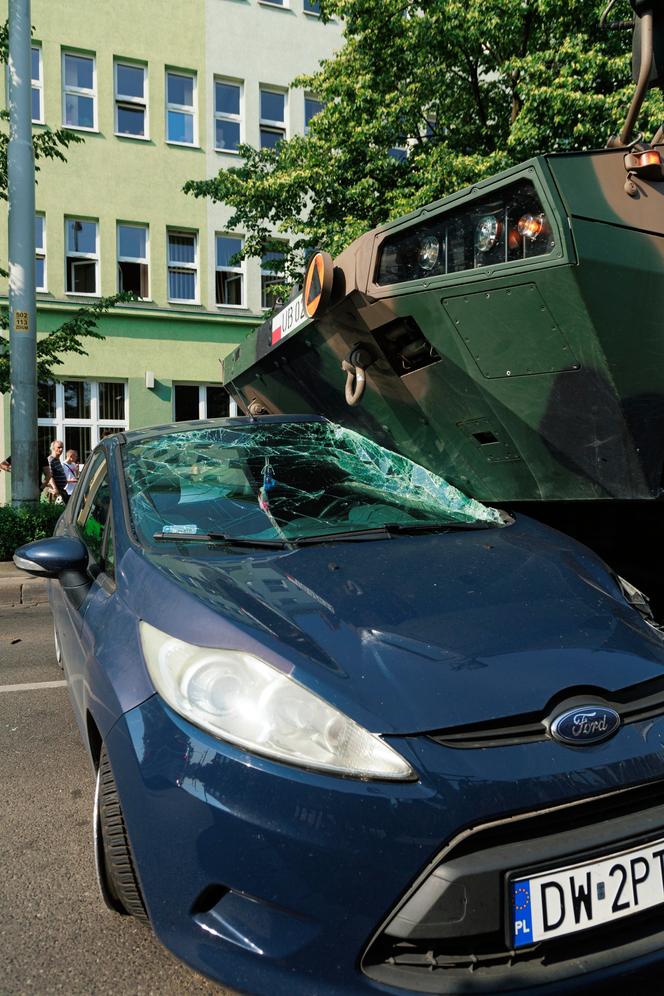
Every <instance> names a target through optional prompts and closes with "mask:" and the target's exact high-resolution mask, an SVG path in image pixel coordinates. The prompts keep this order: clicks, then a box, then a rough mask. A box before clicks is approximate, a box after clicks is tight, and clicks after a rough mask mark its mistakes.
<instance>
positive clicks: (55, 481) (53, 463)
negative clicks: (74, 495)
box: [48, 439, 69, 505]
mask: <svg viewBox="0 0 664 996" xmlns="http://www.w3.org/2000/svg"><path fill="white" fill-rule="evenodd" d="M64 448H65V446H64V443H63V442H62V440H60V439H54V440H53V442H52V443H51V455H50V456H49V458H48V469H49V472H50V475H51V480H50V481H49V490H50V492H51V494H53V495H54V496H55V500H56V501H57V499H58V498H62V501H63V503H64V504H65V505H66V504H67V502H68V501H69V495H68V494H67V475H66V474H65V469H64V467H63V466H62V463H61V461H60V457H61V456H62V451H63V450H64Z"/></svg>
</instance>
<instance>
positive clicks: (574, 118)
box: [184, 0, 664, 281]
mask: <svg viewBox="0 0 664 996" xmlns="http://www.w3.org/2000/svg"><path fill="white" fill-rule="evenodd" d="M604 5H605V4H604V0H602V2H601V3H598V2H597V0H381V2H380V3H376V0H321V11H322V16H323V18H329V17H331V16H336V17H340V18H342V19H343V22H344V26H345V32H344V33H345V39H346V43H345V46H344V48H343V49H341V51H340V52H339V53H338V54H337V55H336V56H335V57H333V58H332V59H330V60H327V61H325V62H323V63H322V64H321V67H320V69H319V71H318V72H316V73H314V74H312V75H310V76H306V77H301V78H299V79H297V80H295V81H294V83H293V85H294V86H299V87H303V88H305V89H306V90H307V91H308V92H311V93H315V94H316V96H317V97H318V98H319V99H320V100H321V101H322V102H323V103H324V109H323V110H322V112H321V113H320V114H318V115H317V116H316V117H315V118H314V119H313V120H312V122H311V125H310V134H309V135H308V136H306V137H305V136H299V135H298V136H295V137H293V138H291V139H290V140H288V141H284V142H282V143H280V145H279V146H278V147H277V149H276V150H272V149H260V150H257V149H253V148H251V147H250V146H242V147H241V150H240V151H241V153H242V156H243V163H242V165H240V166H238V167H236V168H234V169H229V170H222V171H221V172H220V173H219V175H218V176H216V177H215V178H213V179H210V180H205V181H190V182H188V183H187V184H186V185H185V188H184V189H185V191H187V192H189V193H191V194H193V195H194V196H196V197H211V198H212V199H213V200H215V201H222V202H225V203H226V204H228V205H230V206H231V207H232V208H233V209H234V214H233V216H232V218H231V220H230V223H229V224H230V226H231V227H232V228H239V229H241V230H244V231H245V232H246V243H245V248H244V252H243V255H244V256H260V255H262V254H263V253H265V252H267V251H270V250H275V249H279V248H283V243H275V234H276V235H279V234H282V235H283V234H284V233H285V234H287V235H288V236H290V237H291V238H292V246H291V248H290V249H289V250H288V252H287V259H286V275H287V280H288V281H294V280H297V279H298V277H299V275H300V273H301V269H302V264H303V259H304V257H305V254H306V253H307V252H308V251H310V250H311V249H314V248H323V249H327V250H328V251H329V252H331V253H332V254H336V253H338V252H339V251H340V250H341V249H342V248H344V246H346V245H348V243H349V242H351V241H352V240H353V239H354V238H356V237H357V236H358V235H360V234H361V233H363V232H365V231H367V230H368V229H370V228H372V227H374V226H375V225H378V224H381V223H383V222H385V221H387V220H389V219H391V218H395V217H399V216H400V215H402V214H405V213H407V212H408V211H410V210H413V209H414V208H417V207H419V206H421V205H423V204H427V203H429V202H430V201H433V200H436V199H438V198H440V197H443V196H445V195H447V194H450V193H453V192H454V191H456V190H459V189H460V188H462V187H464V186H466V185H468V184H471V183H473V182H476V181H478V180H481V179H483V178H485V177H487V176H490V175H491V174H493V173H495V172H497V171H499V170H501V169H504V168H506V167H508V166H511V165H514V164H516V163H518V162H521V161H522V160H524V159H527V158H529V157H530V156H532V155H536V154H538V153H540V152H550V151H564V150H570V149H584V148H592V147H602V146H604V145H605V144H606V142H607V139H608V137H609V135H611V134H612V133H614V132H617V131H618V130H619V128H620V126H621V125H622V121H623V119H624V117H625V115H626V110H627V107H628V104H629V101H630V99H631V95H632V92H633V84H632V83H631V82H630V80H631V76H630V55H629V51H628V50H629V49H630V44H629V39H630V37H631V36H630V35H629V34H627V35H626V34H623V33H620V32H608V31H607V32H603V33H600V32H599V19H600V13H601V10H602V8H603V7H604ZM620 7H622V8H624V11H620V12H619V14H618V15H616V16H625V17H627V18H629V17H631V8H630V7H629V4H628V3H627V0H620V3H619V5H618V8H616V10H618V9H619V8H620ZM663 117H664V103H663V101H662V95H661V93H660V92H659V91H656V92H651V94H650V95H649V97H648V99H647V103H646V107H645V112H644V114H643V115H642V118H641V121H640V124H641V127H645V128H647V129H650V134H652V132H653V131H654V130H655V128H656V127H657V126H658V125H659V124H660V123H661V121H662V119H663Z"/></svg>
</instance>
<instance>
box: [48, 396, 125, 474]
mask: <svg viewBox="0 0 664 996" xmlns="http://www.w3.org/2000/svg"><path fill="white" fill-rule="evenodd" d="M37 413H38V416H39V417H38V420H37V424H38V430H37V431H38V448H39V458H40V463H41V464H42V465H43V464H45V463H46V457H47V456H48V452H49V444H50V443H51V441H52V440H53V439H61V440H62V441H63V442H64V444H65V452H66V451H67V450H70V449H71V450H76V452H77V453H78V459H79V463H85V462H86V460H87V459H88V457H89V455H90V453H91V452H92V450H93V449H94V448H95V446H96V445H97V443H98V442H99V440H100V439H103V438H104V437H105V436H108V435H111V434H112V433H114V432H124V431H125V429H126V428H127V385H126V384H124V383H122V382H119V381H83V380H68V381H53V380H50V381H44V382H41V383H40V384H39V392H38V402H37Z"/></svg>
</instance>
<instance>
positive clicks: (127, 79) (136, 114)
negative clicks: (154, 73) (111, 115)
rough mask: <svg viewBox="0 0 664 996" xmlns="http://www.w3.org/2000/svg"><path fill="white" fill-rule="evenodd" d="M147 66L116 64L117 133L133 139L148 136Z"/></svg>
mask: <svg viewBox="0 0 664 996" xmlns="http://www.w3.org/2000/svg"><path fill="white" fill-rule="evenodd" d="M147 117H148V104H147V72H146V69H145V66H136V65H131V64H129V63H126V62H116V63H115V133H116V135H129V136H131V137H133V138H147V134H148V122H147Z"/></svg>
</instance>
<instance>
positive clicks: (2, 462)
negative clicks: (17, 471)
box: [0, 456, 12, 474]
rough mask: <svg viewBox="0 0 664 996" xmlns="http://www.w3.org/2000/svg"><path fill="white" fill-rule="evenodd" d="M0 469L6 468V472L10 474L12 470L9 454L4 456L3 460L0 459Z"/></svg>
mask: <svg viewBox="0 0 664 996" xmlns="http://www.w3.org/2000/svg"><path fill="white" fill-rule="evenodd" d="M0 470H6V471H7V473H8V474H11V470H12V458H11V456H8V457H5V459H4V460H0Z"/></svg>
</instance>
